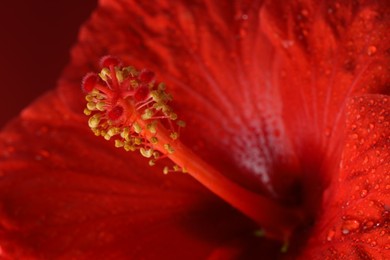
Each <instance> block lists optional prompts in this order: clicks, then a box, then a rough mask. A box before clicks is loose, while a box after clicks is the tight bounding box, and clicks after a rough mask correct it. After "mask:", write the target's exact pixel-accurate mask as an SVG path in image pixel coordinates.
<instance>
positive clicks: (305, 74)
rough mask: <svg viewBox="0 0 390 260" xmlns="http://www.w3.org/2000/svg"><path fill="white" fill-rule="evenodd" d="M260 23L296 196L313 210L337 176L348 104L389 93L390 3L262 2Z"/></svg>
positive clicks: (305, 0)
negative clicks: (298, 188)
mask: <svg viewBox="0 0 390 260" xmlns="http://www.w3.org/2000/svg"><path fill="white" fill-rule="evenodd" d="M261 18H262V22H263V23H262V27H263V30H264V31H265V33H266V34H267V35H268V36H269V37H268V38H269V39H270V40H271V41H272V43H273V45H274V46H275V47H276V48H277V53H278V55H276V59H277V62H276V64H277V65H276V66H275V69H274V71H273V72H274V75H273V76H274V79H275V80H274V86H276V87H277V88H278V89H279V92H280V96H281V97H280V98H281V100H282V104H283V108H282V112H281V114H282V117H283V122H284V124H285V127H286V131H287V134H288V136H289V137H290V140H291V143H292V146H293V151H294V154H295V155H296V156H297V158H299V173H300V176H301V183H302V186H304V192H303V197H305V198H306V202H305V203H306V204H307V207H308V209H309V210H310V211H313V212H315V211H316V210H317V209H316V206H318V205H319V203H317V202H318V200H319V198H320V196H321V193H322V190H323V189H324V188H325V187H326V186H327V185H328V184H329V183H330V181H331V179H332V178H334V176H335V174H336V172H337V171H338V163H339V161H340V155H341V150H342V148H343V147H342V145H341V144H342V143H343V138H344V136H343V128H344V123H345V111H346V104H347V102H348V100H349V99H350V98H351V97H353V96H354V95H359V94H363V93H381V94H389V91H390V88H389V81H390V78H389V73H387V72H388V71H389V69H390V67H389V66H390V60H389V58H390V56H389V53H388V50H389V46H390V38H389V34H388V31H389V29H390V16H389V5H388V3H386V1H308V0H304V1H269V2H267V3H266V4H265V6H264V9H263V10H262V13H261ZM280 177H281V178H282V175H281V176H280ZM310 200H311V201H310Z"/></svg>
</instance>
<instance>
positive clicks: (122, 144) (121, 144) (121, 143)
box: [115, 139, 125, 148]
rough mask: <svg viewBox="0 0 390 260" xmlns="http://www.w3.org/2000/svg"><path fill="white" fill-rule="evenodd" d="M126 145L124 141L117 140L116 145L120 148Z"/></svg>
mask: <svg viewBox="0 0 390 260" xmlns="http://www.w3.org/2000/svg"><path fill="white" fill-rule="evenodd" d="M124 145H125V143H124V142H123V141H121V140H118V139H116V140H115V147H117V148H119V147H123V146H124Z"/></svg>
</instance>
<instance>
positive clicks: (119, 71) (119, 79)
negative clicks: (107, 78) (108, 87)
mask: <svg viewBox="0 0 390 260" xmlns="http://www.w3.org/2000/svg"><path fill="white" fill-rule="evenodd" d="M115 74H116V78H117V79H118V82H119V83H122V82H123V80H124V76H123V72H122V71H121V70H117V69H116V71H115Z"/></svg>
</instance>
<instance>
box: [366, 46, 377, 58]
mask: <svg viewBox="0 0 390 260" xmlns="http://www.w3.org/2000/svg"><path fill="white" fill-rule="evenodd" d="M375 53H376V47H375V46H373V45H371V46H369V47H368V48H367V54H368V55H369V56H373V55H375Z"/></svg>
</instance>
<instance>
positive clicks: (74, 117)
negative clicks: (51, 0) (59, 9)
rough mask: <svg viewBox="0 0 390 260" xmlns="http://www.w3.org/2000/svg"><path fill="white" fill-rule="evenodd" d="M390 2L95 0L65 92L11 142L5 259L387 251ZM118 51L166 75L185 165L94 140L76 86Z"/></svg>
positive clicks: (26, 119) (6, 154) (357, 255)
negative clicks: (171, 167)
mask: <svg viewBox="0 0 390 260" xmlns="http://www.w3.org/2000/svg"><path fill="white" fill-rule="evenodd" d="M389 11H390V8H389V6H388V4H387V3H385V1H343V2H342V3H341V2H336V1H326V2H321V3H316V2H314V1H308V0H307V1H299V2H298V1H184V0H183V1H175V2H172V1H164V0H161V1H156V2H153V3H145V1H143V2H142V1H124V0H123V1H120V0H117V1H114V0H102V1H100V5H99V8H98V9H97V10H96V11H95V12H94V13H93V15H92V16H91V18H90V20H89V22H87V24H86V25H85V26H83V27H82V29H81V31H80V36H79V42H78V43H77V45H76V46H75V47H74V48H73V50H72V60H71V62H70V64H69V65H68V66H67V68H66V70H65V72H64V73H63V75H62V77H61V78H60V81H59V84H58V87H57V88H56V89H55V90H52V91H50V92H48V93H47V94H45V95H44V96H42V97H41V98H40V99H38V100H37V101H36V102H35V103H34V104H32V105H31V106H29V107H28V108H27V109H25V110H24V111H23V112H22V113H21V115H20V116H19V117H18V118H17V119H16V120H14V121H13V122H12V123H10V124H9V125H8V126H7V127H6V128H5V129H4V131H3V132H2V134H1V136H0V140H1V142H0V146H1V161H0V173H1V175H0V176H1V177H0V247H1V250H0V255H1V256H2V257H3V258H6V259H7V258H10V259H53V258H54V259H57V258H59V259H72V258H74V259H138V258H143V259H204V258H210V259H234V258H244V259H252V258H253V259H256V258H269V259H275V258H302V259H337V258H341V259H386V258H388V257H389V250H390V232H389V230H390V229H389V223H390V215H389V212H390V199H389V198H390V196H389V193H390V170H389V168H390V150H389V146H390V130H389V129H390V128H389V125H390V112H389V110H390V109H389V107H390V106H389V105H390V97H389V96H388V95H389V93H390V86H389V82H390V79H389V73H388V72H389V67H390V66H389V61H390V57H389V55H390V54H389V49H390V39H389V36H388V31H389V25H390V17H389V13H390V12H389ZM106 54H111V55H115V56H116V57H118V58H120V59H121V60H122V61H123V63H124V64H128V65H133V66H135V67H136V68H140V69H142V68H148V69H150V70H152V71H154V72H155V73H156V79H157V80H158V81H161V82H165V83H166V86H167V87H166V89H167V92H170V93H171V94H172V95H173V97H174V99H173V101H172V102H171V104H172V109H173V110H174V111H175V112H176V113H177V115H178V116H179V118H180V119H183V120H184V121H186V123H187V127H186V128H184V129H182V130H181V131H182V132H181V136H180V140H179V142H180V145H181V146H179V147H181V148H180V149H178V150H177V151H175V152H174V153H173V154H172V155H168V157H170V158H171V159H172V161H174V162H175V163H177V164H178V166H179V167H183V166H186V167H188V174H183V173H177V172H176V173H170V174H168V175H164V174H162V171H163V167H164V165H161V164H159V163H157V164H156V165H155V166H153V167H150V166H148V159H146V158H144V157H142V156H140V155H139V154H138V153H131V152H126V151H125V150H124V149H117V148H115V146H114V144H113V142H112V141H111V142H107V141H105V140H104V139H103V138H98V137H96V136H95V135H94V134H93V133H91V131H90V129H89V128H88V122H87V121H88V118H87V117H86V116H85V115H84V114H83V110H84V107H85V103H86V102H85V100H84V98H85V96H84V95H85V94H83V93H82V91H81V90H80V82H81V78H82V77H83V76H84V75H85V74H86V73H87V72H89V71H95V72H98V71H99V70H100V68H99V66H98V64H99V58H100V57H101V56H104V55H106ZM106 65H107V64H106ZM118 68H119V67H118ZM111 75H113V74H111ZM137 80H141V81H142V79H141V78H138V79H137ZM141 96H144V95H143V94H142V95H141ZM140 99H141V98H140ZM118 111H119V110H115V111H114V112H112V113H113V114H111V116H110V115H109V116H110V118H111V119H113V120H114V119H115V120H116V119H118V118H120V117H121V116H122V112H123V111H122V110H120V111H119V112H118ZM121 111H122V112H121ZM172 117H173V116H172ZM158 134H159V133H158ZM158 134H157V136H158V137H160V136H159V135H158ZM160 135H161V133H160ZM168 150H169V149H168ZM178 158H180V159H178ZM184 162H185V163H184ZM181 164H183V165H181ZM184 164H185V165H184ZM193 177H195V178H193Z"/></svg>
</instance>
